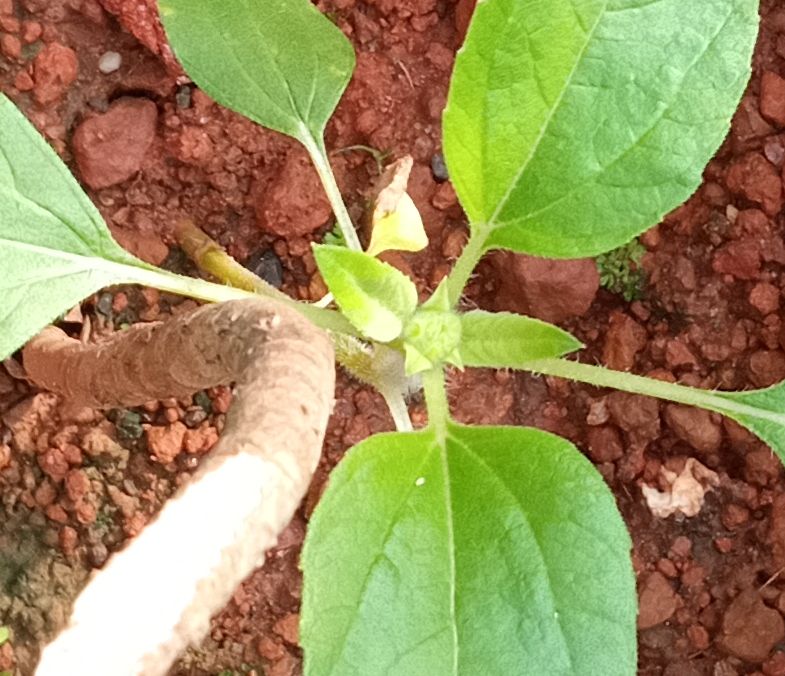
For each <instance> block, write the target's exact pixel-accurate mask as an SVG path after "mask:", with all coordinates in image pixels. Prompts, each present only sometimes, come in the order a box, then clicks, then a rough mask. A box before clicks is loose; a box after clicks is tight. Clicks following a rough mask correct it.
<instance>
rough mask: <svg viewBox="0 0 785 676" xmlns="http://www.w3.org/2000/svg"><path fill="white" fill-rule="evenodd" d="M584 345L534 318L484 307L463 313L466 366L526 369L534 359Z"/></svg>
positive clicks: (462, 333) (557, 328)
mask: <svg viewBox="0 0 785 676" xmlns="http://www.w3.org/2000/svg"><path fill="white" fill-rule="evenodd" d="M581 347H583V345H582V344H581V343H580V341H578V340H577V339H575V338H573V337H572V336H571V335H570V334H569V333H567V332H566V331H563V330H562V329H560V328H559V327H558V326H554V325H553V324H549V323H548V322H543V321H540V320H539V319H534V318H533V317H524V316H522V315H516V314H512V313H510V312H484V311H482V310H475V311H474V312H467V313H465V314H462V315H461V347H460V353H461V357H462V361H463V364H464V365H465V366H487V367H490V368H525V366H526V364H525V363H526V362H528V361H531V360H532V359H544V358H546V357H561V356H562V355H565V354H567V353H568V352H574V351H575V350H580V349H581Z"/></svg>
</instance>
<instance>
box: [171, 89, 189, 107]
mask: <svg viewBox="0 0 785 676" xmlns="http://www.w3.org/2000/svg"><path fill="white" fill-rule="evenodd" d="M174 100H175V103H176V104H177V107H178V108H190V107H191V88H190V87H189V86H188V85H183V86H182V87H180V88H179V89H178V90H177V93H176V94H175V95H174Z"/></svg>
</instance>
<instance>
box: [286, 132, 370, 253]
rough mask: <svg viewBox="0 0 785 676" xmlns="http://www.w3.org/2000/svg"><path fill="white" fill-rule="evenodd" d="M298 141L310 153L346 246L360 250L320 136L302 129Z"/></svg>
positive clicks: (360, 247)
mask: <svg viewBox="0 0 785 676" xmlns="http://www.w3.org/2000/svg"><path fill="white" fill-rule="evenodd" d="M300 141H301V142H302V144H303V145H304V146H305V148H306V150H307V151H308V153H309V154H310V156H311V160H312V161H313V164H314V167H316V173H317V174H319V179H320V180H321V182H322V186H323V187H324V191H325V192H326V193H327V199H328V200H330V205H331V206H332V208H333V213H334V214H335V218H336V220H337V221H338V227H339V228H340V229H341V234H342V235H343V239H344V241H345V242H346V246H347V247H348V248H350V249H353V250H354V251H362V245H361V244H360V240H359V238H358V237H357V231H356V230H355V229H354V223H352V219H351V217H350V216H349V212H348V211H347V210H346V205H345V204H344V202H343V197H342V196H341V191H340V189H339V188H338V184H337V183H336V182H335V174H333V169H332V167H331V166H330V160H329V158H328V157H327V149H326V148H325V147H324V140H323V139H321V138H320V139H315V138H314V137H313V136H312V135H311V133H310V131H307V130H305V129H304V130H303V134H302V136H301V137H300Z"/></svg>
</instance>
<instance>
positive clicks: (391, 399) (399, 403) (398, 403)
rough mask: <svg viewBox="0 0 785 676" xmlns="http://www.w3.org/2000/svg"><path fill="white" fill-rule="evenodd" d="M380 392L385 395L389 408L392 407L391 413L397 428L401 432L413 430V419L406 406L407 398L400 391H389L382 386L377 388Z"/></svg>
mask: <svg viewBox="0 0 785 676" xmlns="http://www.w3.org/2000/svg"><path fill="white" fill-rule="evenodd" d="M377 389H378V390H379V392H380V394H381V395H382V396H383V397H384V401H385V403H386V404H387V408H389V409H390V415H391V416H392V419H393V422H394V423H395V429H396V430H398V431H399V432H411V431H412V430H413V429H414V428H413V427H412V419H411V418H410V417H409V409H408V407H407V406H406V399H404V396H403V395H402V394H401V393H400V392H387V391H385V390H383V389H381V388H377Z"/></svg>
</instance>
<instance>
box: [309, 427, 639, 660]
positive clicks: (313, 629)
mask: <svg viewBox="0 0 785 676" xmlns="http://www.w3.org/2000/svg"><path fill="white" fill-rule="evenodd" d="M629 550H630V539H629V535H628V534H627V531H626V529H625V527H624V524H623V522H622V520H621V517H620V515H619V513H618V510H617V508H616V505H615V503H614V499H613V496H612V494H611V493H610V491H609V490H608V488H607V487H606V485H605V484H604V482H603V480H602V478H601V477H600V476H599V474H598V473H597V472H596V470H595V469H594V468H593V467H592V465H591V464H590V463H589V462H588V461H587V460H586V459H585V458H584V457H583V456H582V455H581V454H580V453H579V452H578V451H577V450H576V449H575V448H574V447H573V446H572V445H571V444H570V443H569V442H567V441H565V440H564V439H561V438H559V437H555V436H553V435H551V434H548V433H545V432H541V431H539V430H534V429H527V428H509V427H494V428H468V427H463V426H459V425H453V424H451V425H449V426H448V429H447V434H446V438H444V439H443V440H440V439H439V438H438V437H437V436H436V434H435V433H433V432H432V431H427V430H426V431H423V432H417V433H409V434H401V433H398V434H386V435H380V436H375V437H372V438H370V439H368V440H366V441H364V442H363V443H361V444H360V445H358V446H356V447H355V448H353V449H352V450H351V451H349V453H348V455H347V456H346V458H345V459H344V460H343V462H342V463H341V464H340V465H339V467H338V468H337V469H336V470H335V471H334V472H333V474H332V475H331V477H330V484H329V486H328V488H327V490H326V492H325V494H324V496H323V498H322V500H321V502H320V503H319V506H318V507H317V509H316V512H315V513H314V516H313V518H312V520H311V523H310V526H309V529H308V535H307V538H306V543H305V548H304V551H303V559H302V563H303V569H304V575H305V577H304V590H303V608H302V622H301V632H300V635H301V641H302V645H303V647H304V649H305V674H306V676H345V675H346V674H363V676H381V675H384V676H411V675H412V674H434V675H436V674H438V675H439V676H442V675H446V674H478V675H479V674H493V675H496V674H504V675H505V676H506V675H507V674H510V675H512V674H536V675H537V676H550V675H555V674H559V675H565V676H566V675H568V674H569V675H573V674H576V675H577V674H580V675H584V674H586V675H589V674H598V675H599V674H602V675H603V676H631V675H632V674H634V673H635V666H636V659H635V658H636V654H635V653H636V640H635V616H636V595H635V578H634V575H633V572H632V566H631V564H630V557H629Z"/></svg>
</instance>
